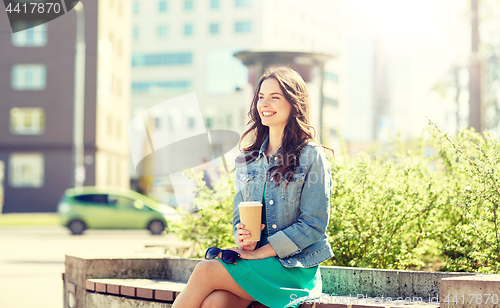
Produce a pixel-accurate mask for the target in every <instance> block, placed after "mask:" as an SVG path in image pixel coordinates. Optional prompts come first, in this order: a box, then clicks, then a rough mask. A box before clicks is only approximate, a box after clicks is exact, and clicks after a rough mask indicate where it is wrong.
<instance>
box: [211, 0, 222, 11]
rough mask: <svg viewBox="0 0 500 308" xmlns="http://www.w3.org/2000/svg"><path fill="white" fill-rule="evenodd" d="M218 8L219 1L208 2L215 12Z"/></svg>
mask: <svg viewBox="0 0 500 308" xmlns="http://www.w3.org/2000/svg"><path fill="white" fill-rule="evenodd" d="M219 7H220V1H219V0H210V8H211V9H213V10H215V9H218V8H219Z"/></svg>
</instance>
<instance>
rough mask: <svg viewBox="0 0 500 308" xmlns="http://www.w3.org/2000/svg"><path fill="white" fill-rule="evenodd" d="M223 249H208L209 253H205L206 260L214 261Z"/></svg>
mask: <svg viewBox="0 0 500 308" xmlns="http://www.w3.org/2000/svg"><path fill="white" fill-rule="evenodd" d="M220 251H221V249H220V248H217V247H210V248H208V249H207V252H206V253H205V259H207V260H212V259H215V257H217V255H219V253H220Z"/></svg>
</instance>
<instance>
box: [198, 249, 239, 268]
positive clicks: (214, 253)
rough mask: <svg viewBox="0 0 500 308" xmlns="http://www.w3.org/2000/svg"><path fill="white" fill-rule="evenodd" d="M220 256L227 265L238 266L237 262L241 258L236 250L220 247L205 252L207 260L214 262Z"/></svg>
mask: <svg viewBox="0 0 500 308" xmlns="http://www.w3.org/2000/svg"><path fill="white" fill-rule="evenodd" d="M219 255H220V258H219V259H221V260H222V262H224V263H227V264H236V260H238V259H239V258H240V254H239V253H237V252H236V251H234V250H229V249H224V250H223V249H220V248H218V247H210V248H208V249H207V252H205V259H207V260H212V259H215V258H217V257H218V256H219Z"/></svg>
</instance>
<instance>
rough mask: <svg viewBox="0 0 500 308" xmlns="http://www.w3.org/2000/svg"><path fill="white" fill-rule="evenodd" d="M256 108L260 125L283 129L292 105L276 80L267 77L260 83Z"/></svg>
mask: <svg viewBox="0 0 500 308" xmlns="http://www.w3.org/2000/svg"><path fill="white" fill-rule="evenodd" d="M257 110H258V111H259V116H260V119H261V121H262V125H265V126H269V129H271V128H272V129H280V130H283V129H284V128H285V126H286V123H287V122H288V118H289V116H290V112H291V110H292V105H290V103H289V102H288V101H287V100H286V98H285V96H284V95H283V92H282V91H281V88H280V85H279V83H278V81H277V80H276V79H274V78H267V79H266V80H264V81H263V82H262V84H261V85H260V90H259V100H258V101H257Z"/></svg>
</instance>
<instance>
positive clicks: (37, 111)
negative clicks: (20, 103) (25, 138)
mask: <svg viewBox="0 0 500 308" xmlns="http://www.w3.org/2000/svg"><path fill="white" fill-rule="evenodd" d="M10 132H11V133H12V134H16V135H40V134H43V133H44V132H45V112H44V110H43V108H12V109H11V110H10Z"/></svg>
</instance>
